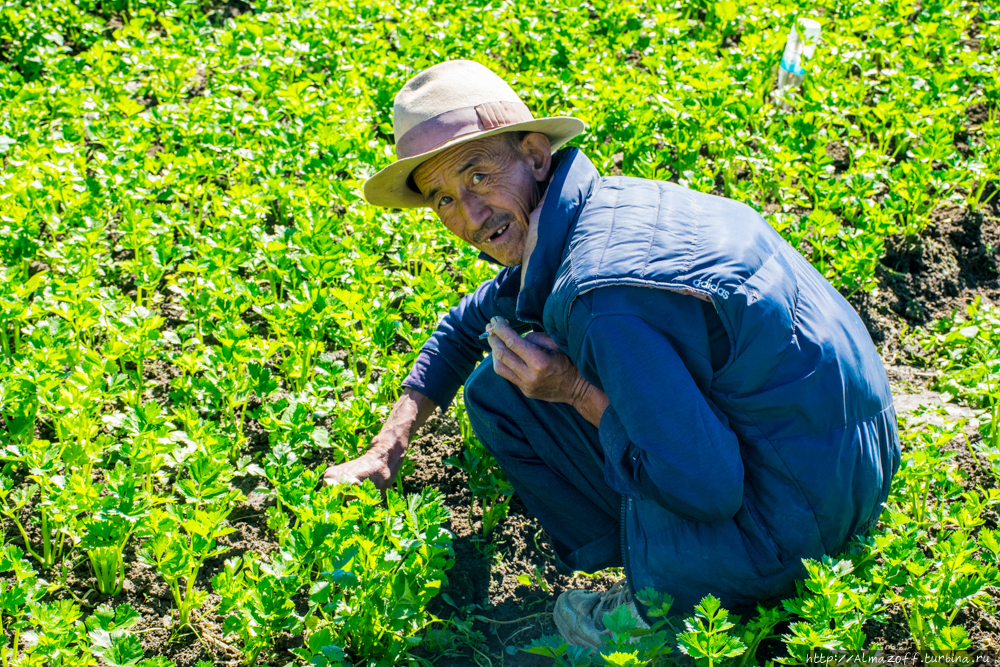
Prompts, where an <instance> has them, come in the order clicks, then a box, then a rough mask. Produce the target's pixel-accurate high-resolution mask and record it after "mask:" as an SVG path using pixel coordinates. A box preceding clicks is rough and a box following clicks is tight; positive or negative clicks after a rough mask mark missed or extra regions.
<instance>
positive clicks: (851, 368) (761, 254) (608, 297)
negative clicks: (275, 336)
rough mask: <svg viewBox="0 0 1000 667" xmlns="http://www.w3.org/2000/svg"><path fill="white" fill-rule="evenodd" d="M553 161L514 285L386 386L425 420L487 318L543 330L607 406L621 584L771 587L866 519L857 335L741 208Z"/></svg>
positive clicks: (768, 592)
mask: <svg viewBox="0 0 1000 667" xmlns="http://www.w3.org/2000/svg"><path fill="white" fill-rule="evenodd" d="M560 158H561V159H560V160H559V161H558V164H557V166H556V167H555V172H554V174H553V176H552V179H551V182H550V185H549V192H548V194H547V195H546V202H545V205H544V207H543V210H542V212H541V223H540V226H539V242H538V244H537V246H536V248H535V251H534V252H533V254H532V258H531V263H530V265H529V268H528V270H527V273H526V275H525V276H524V289H522V290H520V292H518V285H519V282H520V269H504V270H501V272H500V273H499V274H498V276H497V278H496V279H494V281H491V282H488V283H486V284H484V285H483V286H481V287H480V288H479V289H478V290H477V291H476V292H475V293H474V294H472V295H469V296H467V297H466V298H465V299H463V301H462V302H461V303H460V304H459V306H458V307H457V308H455V309H453V310H452V312H451V313H449V315H448V316H447V317H446V318H445V319H444V320H443V321H442V323H441V326H440V327H439V329H438V331H437V332H436V333H435V334H434V336H432V338H431V340H430V341H428V344H427V345H426V346H425V348H424V351H423V352H422V354H421V355H420V359H419V360H418V362H417V364H416V366H415V367H414V369H413V372H412V373H411V375H410V376H409V378H408V379H407V380H406V382H404V384H405V385H406V386H410V387H413V388H415V389H418V390H420V391H422V392H423V393H425V394H427V395H428V396H429V397H430V398H431V399H432V400H434V401H435V402H436V403H437V404H438V405H441V406H442V407H443V406H445V405H447V404H448V402H450V400H451V399H452V397H453V396H454V393H455V391H457V388H458V385H459V384H460V383H461V382H462V381H464V379H465V378H466V377H468V375H469V373H471V371H472V369H473V367H474V365H475V362H476V361H477V360H478V359H479V358H481V355H482V352H483V351H484V350H486V349H487V348H486V346H485V343H482V342H480V341H478V340H477V339H476V336H478V334H479V333H481V332H482V331H483V329H484V327H485V325H486V323H487V322H488V321H489V319H490V317H492V316H495V315H500V316H502V317H505V318H506V319H507V320H508V321H510V322H511V323H512V324H514V325H515V328H519V329H520V330H526V329H528V328H534V329H537V330H544V331H546V332H547V333H549V335H551V336H552V338H553V339H554V340H555V342H556V344H557V345H559V347H560V349H562V350H563V351H564V352H565V353H566V354H568V355H569V356H570V358H571V359H573V361H574V363H576V365H577V367H578V368H579V369H580V371H581V373H582V374H583V375H584V377H585V378H586V379H587V380H588V381H589V382H590V383H592V384H594V385H595V386H597V387H599V388H601V389H603V390H604V391H605V393H606V394H607V395H608V398H609V400H610V407H609V408H608V409H607V410H606V411H605V413H604V415H603V417H602V419H601V423H600V427H599V434H600V440H601V443H602V446H603V448H604V450H605V465H606V470H605V477H606V479H607V481H608V483H609V484H610V485H611V486H612V488H615V489H616V490H618V491H619V492H620V493H622V494H623V498H624V504H623V510H622V515H623V536H624V539H623V553H624V558H625V562H626V569H627V572H628V573H629V580H630V582H631V583H632V584H633V586H634V587H635V588H637V589H638V588H642V587H645V586H652V587H653V588H655V589H657V590H661V591H665V592H668V593H670V594H671V595H673V596H674V598H675V599H676V600H677V602H678V604H680V605H682V606H686V605H689V604H694V603H696V602H697V601H698V600H699V599H700V598H701V597H702V596H703V595H704V594H705V593H708V592H712V593H714V594H715V595H717V596H719V597H721V598H722V599H723V601H724V602H726V603H727V604H730V605H735V606H739V605H743V604H752V603H753V602H755V601H757V600H759V599H762V598H767V597H772V596H776V595H781V594H783V593H786V592H789V590H790V589H791V586H792V582H793V581H794V579H795V578H797V577H799V576H801V574H802V573H803V568H802V566H801V559H802V558H804V557H812V558H817V557H819V556H820V555H822V554H824V553H832V552H835V551H836V550H838V549H840V548H841V547H842V546H843V544H844V543H845V541H846V540H847V539H848V538H849V537H850V536H851V535H852V534H854V533H856V532H858V531H859V530H864V529H866V528H867V527H868V526H869V525H871V524H872V523H873V522H874V521H875V520H876V519H877V517H878V515H879V513H880V504H881V503H882V502H883V501H884V499H885V497H886V496H887V494H888V489H889V484H890V481H891V478H892V476H893V474H894V473H895V471H896V469H897V468H898V465H899V441H898V435H897V433H896V426H895V413H894V412H893V408H892V399H891V394H890V392H889V388H888V381H887V379H886V377H885V371H884V369H883V368H882V365H881V361H880V360H879V358H878V355H877V353H876V352H875V349H874V346H873V345H872V343H871V339H870V338H869V336H868V334H867V331H866V330H865V328H864V326H863V324H862V323H861V321H860V318H858V316H857V314H856V313H854V311H853V309H851V308H850V306H849V305H848V304H847V303H846V301H844V299H843V298H842V297H841V296H840V295H839V294H837V292H836V291H835V290H834V289H833V288H832V287H831V286H830V285H829V283H828V282H827V281H826V280H825V279H823V278H822V276H820V275H819V274H818V273H817V272H816V271H815V269H813V268H812V267H811V266H810V265H809V264H808V262H806V261H805V260H804V259H803V258H802V257H801V256H800V255H799V254H798V253H797V252H796V251H795V250H794V249H793V248H791V246H789V245H788V244H787V243H786V242H785V241H784V240H782V239H781V237H780V236H779V235H778V234H777V233H776V232H774V230H773V229H771V228H770V227H769V226H768V225H767V224H766V223H765V222H764V221H763V220H762V219H761V218H760V216H759V215H757V214H756V213H755V212H754V211H752V210H751V209H749V208H747V207H745V206H743V205H741V204H738V203H736V202H732V201H730V200H725V199H722V198H719V197H712V196H710V195H705V194H701V193H697V192H693V191H690V190H686V189H684V188H681V187H679V186H676V185H673V184H669V183H662V182H655V181H646V180H642V179H631V178H621V177H608V178H601V177H600V176H599V175H598V174H597V172H596V171H595V170H594V168H593V166H592V165H591V164H590V163H589V161H587V159H586V158H585V157H584V156H583V155H582V154H580V153H579V152H577V151H575V149H569V150H568V151H566V152H564V154H563V155H561V156H560Z"/></svg>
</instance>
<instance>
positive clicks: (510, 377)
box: [493, 357, 524, 391]
mask: <svg viewBox="0 0 1000 667" xmlns="http://www.w3.org/2000/svg"><path fill="white" fill-rule="evenodd" d="M493 371H494V372H495V373H496V374H497V375H499V376H500V377H502V378H503V379H505V380H507V381H509V382H510V383H511V384H514V385H516V386H517V387H518V388H519V389H520V390H521V391H524V385H523V384H522V382H523V381H522V380H521V378H520V377H519V376H518V375H517V373H515V372H514V371H513V370H511V368H510V367H509V366H507V365H506V364H505V363H503V362H502V361H500V360H499V359H497V358H496V357H493Z"/></svg>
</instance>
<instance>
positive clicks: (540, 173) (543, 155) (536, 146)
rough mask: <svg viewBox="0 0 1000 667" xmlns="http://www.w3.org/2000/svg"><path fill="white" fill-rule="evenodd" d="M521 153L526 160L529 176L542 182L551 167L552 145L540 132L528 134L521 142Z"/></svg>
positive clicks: (547, 175)
mask: <svg viewBox="0 0 1000 667" xmlns="http://www.w3.org/2000/svg"><path fill="white" fill-rule="evenodd" d="M521 152H522V153H524V155H525V157H526V158H527V159H528V165H529V166H530V167H531V175H532V176H533V177H534V178H535V180H536V181H544V180H545V179H547V178H548V177H549V169H550V168H551V167H552V144H551V143H549V138H548V137H547V136H545V135H544V134H542V133H541V132H529V133H528V134H526V135H525V137H524V139H522V140H521Z"/></svg>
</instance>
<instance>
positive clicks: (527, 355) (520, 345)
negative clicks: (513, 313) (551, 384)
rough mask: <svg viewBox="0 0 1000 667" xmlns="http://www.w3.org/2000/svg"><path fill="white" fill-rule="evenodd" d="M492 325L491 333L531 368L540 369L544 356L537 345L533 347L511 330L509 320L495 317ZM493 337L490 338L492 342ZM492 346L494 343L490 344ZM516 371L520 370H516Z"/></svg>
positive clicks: (491, 321) (491, 322)
mask: <svg viewBox="0 0 1000 667" xmlns="http://www.w3.org/2000/svg"><path fill="white" fill-rule="evenodd" d="M490 324H491V325H492V327H491V329H490V332H491V333H492V334H494V335H495V336H497V337H498V338H499V339H500V340H501V341H502V342H503V344H504V345H505V346H506V347H507V349H509V350H510V351H511V352H513V353H514V354H516V355H517V356H518V357H520V358H521V359H522V360H523V361H524V363H525V364H527V365H528V366H530V367H531V368H538V367H539V366H540V365H541V364H542V363H543V362H544V355H543V354H541V353H540V351H539V350H538V346H537V345H532V344H531V343H529V342H528V341H526V340H524V339H523V338H521V336H519V335H518V333H517V332H516V331H514V330H513V329H511V328H510V325H508V324H507V320H505V319H503V318H502V317H494V318H493V319H492V320H490ZM492 339H493V336H490V340H491V341H492ZM490 344H491V345H492V342H491V343H490ZM514 370H519V369H517V368H515V369H514Z"/></svg>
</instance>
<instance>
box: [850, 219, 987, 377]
mask: <svg viewBox="0 0 1000 667" xmlns="http://www.w3.org/2000/svg"><path fill="white" fill-rule="evenodd" d="M931 219H932V223H931V225H930V226H929V227H928V228H927V229H925V230H924V232H923V233H922V234H921V235H920V236H919V237H917V238H902V237H899V236H896V237H891V238H889V239H887V240H886V254H885V257H884V258H883V259H882V261H881V263H880V264H879V267H878V269H877V271H876V275H877V276H878V279H879V283H880V287H879V289H878V290H877V292H876V293H875V294H858V295H855V297H854V298H853V299H852V300H851V305H853V306H854V307H855V308H856V309H857V310H858V312H859V313H860V314H861V318H862V319H863V320H864V322H865V324H866V326H867V327H868V331H869V333H870V334H871V336H872V340H873V341H874V342H875V345H876V346H878V347H879V349H880V351H881V352H882V356H883V358H885V359H886V360H887V361H889V362H890V363H893V362H894V361H897V360H903V361H905V360H906V358H907V357H906V355H907V354H912V353H916V352H917V351H916V350H913V349H905V341H903V340H901V338H900V334H901V333H902V331H903V327H904V326H906V327H909V328H913V327H914V326H923V325H926V324H927V323H929V322H930V321H932V320H934V319H936V318H939V317H942V316H945V315H949V314H950V313H951V312H952V311H953V310H955V309H959V310H961V309H964V308H965V306H967V305H968V304H969V303H970V302H971V301H972V300H973V299H974V298H975V297H976V296H981V297H982V298H983V299H984V300H986V301H989V302H993V303H1000V281H998V272H1000V208H998V207H997V202H993V203H992V205H991V206H988V207H986V208H985V209H984V210H983V211H982V212H980V213H971V212H969V211H967V210H965V209H963V208H959V207H955V206H947V207H941V208H938V209H936V210H935V211H934V212H933V213H932V216H931Z"/></svg>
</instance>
